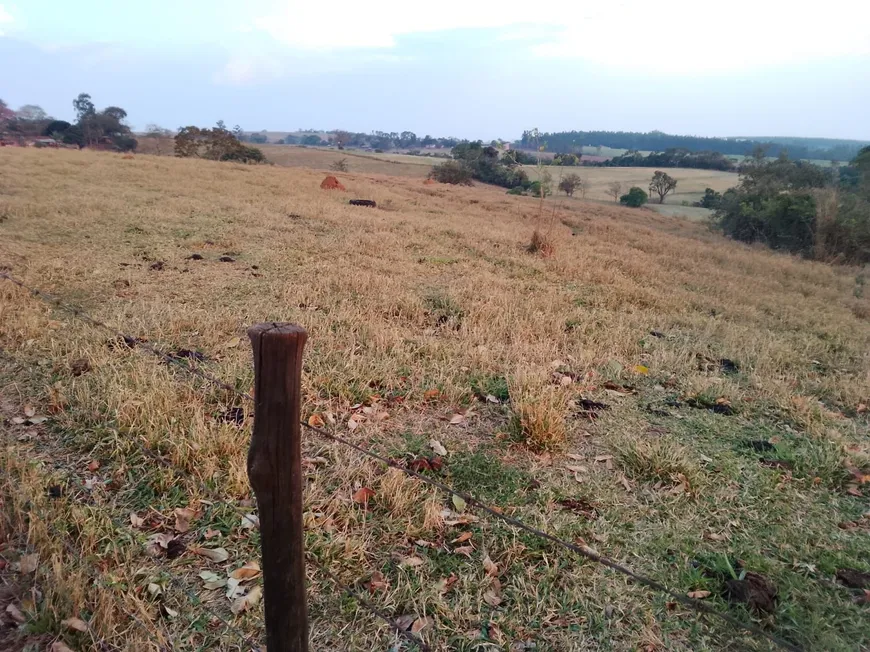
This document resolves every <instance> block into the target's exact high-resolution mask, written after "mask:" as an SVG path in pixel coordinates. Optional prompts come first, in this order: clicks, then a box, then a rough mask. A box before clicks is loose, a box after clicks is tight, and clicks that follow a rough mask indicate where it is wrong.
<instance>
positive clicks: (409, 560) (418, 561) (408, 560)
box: [399, 555, 424, 568]
mask: <svg viewBox="0 0 870 652" xmlns="http://www.w3.org/2000/svg"><path fill="white" fill-rule="evenodd" d="M423 563H424V562H423V559H422V558H421V557H418V556H417V555H411V556H410V557H405V558H404V559H402V561H401V563H400V564H399V566H407V567H409V568H416V567H417V566H422V565H423Z"/></svg>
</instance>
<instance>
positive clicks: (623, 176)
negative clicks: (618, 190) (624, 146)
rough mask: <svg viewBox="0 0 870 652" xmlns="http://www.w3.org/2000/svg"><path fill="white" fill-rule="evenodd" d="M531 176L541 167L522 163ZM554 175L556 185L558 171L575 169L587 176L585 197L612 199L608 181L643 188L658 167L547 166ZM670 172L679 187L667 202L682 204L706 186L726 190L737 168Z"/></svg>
mask: <svg viewBox="0 0 870 652" xmlns="http://www.w3.org/2000/svg"><path fill="white" fill-rule="evenodd" d="M523 167H524V169H525V170H526V172H528V174H529V178H530V179H533V180H534V179H537V178H538V169H537V168H536V167H535V166H533V165H526V166H523ZM544 170H546V171H548V172H549V173H550V175H551V177H552V179H553V187H554V188H555V187H556V186H557V185H558V180H559V172H560V170H561V171H562V174H563V175H565V174H570V173H574V174H577V175H579V176H580V177H582V178H583V179H585V180H586V181H587V183H588V185H589V189H588V191H587V193H586V199H597V200H602V201H603V200H609V201H613V197H611V196H610V195H609V194H608V192H607V185H608V184H609V183H610V182H612V181H618V182H620V183H621V184H622V186H623V190H622V192H623V193H626V192H628V189H629V188H630V187H631V186H638V187H640V188H642V189H643V190H644V191H647V189H648V188H649V182H650V179H652V176H653V173H654V172H655V171H656V168H594V167H580V168H558V167H545V168H544ZM665 172H667V173H668V174H669V175H671V176H672V177H673V178H674V179H676V180H677V188H676V190H675V191H674V192H672V193H671V194H669V195H668V196H667V197H665V204H677V205H679V204H680V203H681V202H683V201H688V202H695V201H698V200H699V199H700V198H701V197H702V196H703V195H704V189H706V188H712V189H713V190H715V191H717V192H724V191H726V190H728V189H729V188H733V187H734V186H736V185H737V173H736V172H721V171H719V170H696V169H689V168H669V169H666V170H665ZM658 201H659V198H658V195H654V196H653V197H650V202H653V203H656V204H657V203H658Z"/></svg>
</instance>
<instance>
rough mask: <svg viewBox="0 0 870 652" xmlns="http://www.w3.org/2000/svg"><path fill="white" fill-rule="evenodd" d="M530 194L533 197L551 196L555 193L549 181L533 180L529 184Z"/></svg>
mask: <svg viewBox="0 0 870 652" xmlns="http://www.w3.org/2000/svg"><path fill="white" fill-rule="evenodd" d="M529 194H530V195H531V196H532V197H549V196H550V195H552V194H553V188H552V187H551V186H550V184H549V183H547V182H543V183H542V182H540V181H532V182H531V183H530V184H529Z"/></svg>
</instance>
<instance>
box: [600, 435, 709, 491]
mask: <svg viewBox="0 0 870 652" xmlns="http://www.w3.org/2000/svg"><path fill="white" fill-rule="evenodd" d="M618 451H619V452H618V455H617V458H618V460H619V464H620V466H622V468H623V470H624V471H625V474H626V475H627V476H629V477H630V478H633V479H635V480H640V481H643V482H651V483H656V482H661V483H662V484H665V485H670V486H677V485H683V486H684V487H685V488H686V490H688V491H696V490H697V489H698V484H699V483H700V481H701V478H702V474H701V471H700V469H699V468H698V466H697V464H696V463H695V462H693V461H692V460H691V458H690V456H689V454H688V453H687V452H686V451H685V449H683V448H682V447H681V446H680V445H678V444H676V443H674V442H671V441H668V440H664V439H656V440H653V441H649V440H646V439H625V440H624V441H621V442H619V447H618Z"/></svg>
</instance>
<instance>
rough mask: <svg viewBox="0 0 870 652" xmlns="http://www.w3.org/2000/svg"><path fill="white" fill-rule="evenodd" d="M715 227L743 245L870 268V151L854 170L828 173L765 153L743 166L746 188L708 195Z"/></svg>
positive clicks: (860, 154) (864, 152)
mask: <svg viewBox="0 0 870 652" xmlns="http://www.w3.org/2000/svg"><path fill="white" fill-rule="evenodd" d="M701 205H703V206H706V207H708V208H713V209H714V210H715V213H714V217H713V220H714V223H715V225H716V226H717V227H718V228H720V229H721V230H722V231H723V232H724V233H725V234H726V235H728V236H730V237H732V238H734V239H735V240H741V241H743V242H761V243H764V244H766V245H768V246H769V247H771V248H773V249H781V250H785V251H789V252H792V253H796V254H800V255H802V256H805V257H808V258H814V259H817V260H825V261H835V262H846V263H867V262H870V146H868V147H865V148H863V149H861V150H860V151H859V152H858V155H857V156H856V157H855V158H854V159H853V160H852V162H851V163H850V165H848V166H847V167H846V168H840V169H839V170H834V169H831V170H826V169H824V168H822V167H819V166H817V165H813V164H810V163H807V162H805V161H795V160H792V159H789V158H788V156H787V155H785V154H782V155H780V156H779V157H778V158H776V159H775V160H772V161H771V160H769V159H768V158H766V157H765V156H764V152H763V151H762V150H758V151H757V152H756V153H755V155H754V156H753V157H752V158H751V159H749V160H747V161H745V162H744V163H743V164H742V165H741V166H740V183H739V184H738V185H737V186H736V187H734V188H731V189H729V190H727V191H726V192H724V193H722V194H721V195H719V194H718V193H716V192H714V191H713V190H711V189H708V190H707V191H706V192H705V195H704V198H703V199H702V200H701Z"/></svg>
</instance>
